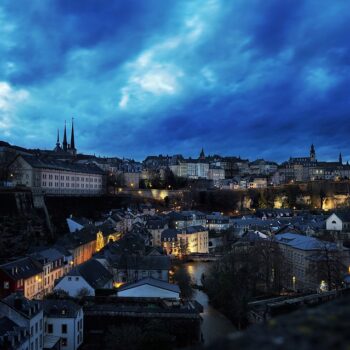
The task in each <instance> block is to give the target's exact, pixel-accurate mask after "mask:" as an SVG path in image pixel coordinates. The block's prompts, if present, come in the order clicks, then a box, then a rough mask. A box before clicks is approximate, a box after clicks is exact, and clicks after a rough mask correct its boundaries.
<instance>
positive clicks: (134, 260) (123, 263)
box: [117, 255, 170, 270]
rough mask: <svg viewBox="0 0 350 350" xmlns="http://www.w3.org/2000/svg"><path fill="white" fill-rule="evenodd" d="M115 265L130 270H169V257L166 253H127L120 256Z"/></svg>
mask: <svg viewBox="0 0 350 350" xmlns="http://www.w3.org/2000/svg"><path fill="white" fill-rule="evenodd" d="M117 267H118V268H121V269H132V270H169V269H170V257H169V256H167V255H146V256H132V255H129V256H124V257H122V258H121V259H120V260H119V263H118V264H117Z"/></svg>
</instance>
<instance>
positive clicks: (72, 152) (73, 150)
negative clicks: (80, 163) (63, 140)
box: [69, 118, 77, 156]
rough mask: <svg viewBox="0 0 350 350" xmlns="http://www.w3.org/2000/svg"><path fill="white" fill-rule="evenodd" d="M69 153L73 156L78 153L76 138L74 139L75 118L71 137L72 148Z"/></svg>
mask: <svg viewBox="0 0 350 350" xmlns="http://www.w3.org/2000/svg"><path fill="white" fill-rule="evenodd" d="M69 151H70V153H71V154H73V155H74V156H75V155H76V153H77V150H76V148H75V138H74V118H72V132H71V135H70V147H69Z"/></svg>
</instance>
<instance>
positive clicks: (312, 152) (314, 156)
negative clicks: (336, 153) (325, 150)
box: [310, 144, 316, 162]
mask: <svg viewBox="0 0 350 350" xmlns="http://www.w3.org/2000/svg"><path fill="white" fill-rule="evenodd" d="M310 160H311V161H312V162H315V161H316V151H315V146H314V144H312V145H311V147H310Z"/></svg>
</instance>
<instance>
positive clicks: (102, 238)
mask: <svg viewBox="0 0 350 350" xmlns="http://www.w3.org/2000/svg"><path fill="white" fill-rule="evenodd" d="M120 237H121V232H117V231H116V229H115V228H114V227H113V225H111V224H109V223H104V224H102V225H100V226H95V225H87V226H85V227H84V228H83V229H81V230H80V231H76V232H74V233H69V234H67V235H65V236H64V237H62V238H61V239H59V240H58V242H57V243H58V245H59V246H62V247H63V248H64V249H65V250H68V252H69V253H70V254H71V255H72V263H71V265H73V266H77V265H80V264H82V263H84V262H85V261H87V260H89V259H91V257H92V256H93V254H95V253H96V252H98V251H99V250H101V249H102V248H103V247H104V246H105V245H106V244H107V243H109V242H111V241H116V240H118V239H119V238H120Z"/></svg>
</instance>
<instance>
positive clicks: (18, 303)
mask: <svg viewBox="0 0 350 350" xmlns="http://www.w3.org/2000/svg"><path fill="white" fill-rule="evenodd" d="M0 314H2V315H5V316H6V317H8V318H9V319H10V320H12V321H13V322H15V323H16V324H18V325H19V326H20V327H24V328H26V329H27V330H28V332H29V344H30V348H29V349H28V350H41V349H43V344H44V314H43V309H42V306H41V304H40V302H39V301H34V300H28V299H26V298H24V297H23V296H22V295H21V294H16V293H14V294H11V295H9V296H8V297H6V298H4V299H2V300H0Z"/></svg>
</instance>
